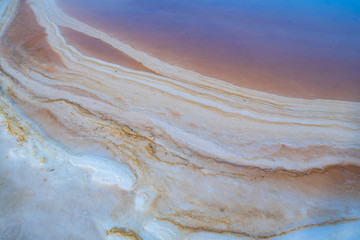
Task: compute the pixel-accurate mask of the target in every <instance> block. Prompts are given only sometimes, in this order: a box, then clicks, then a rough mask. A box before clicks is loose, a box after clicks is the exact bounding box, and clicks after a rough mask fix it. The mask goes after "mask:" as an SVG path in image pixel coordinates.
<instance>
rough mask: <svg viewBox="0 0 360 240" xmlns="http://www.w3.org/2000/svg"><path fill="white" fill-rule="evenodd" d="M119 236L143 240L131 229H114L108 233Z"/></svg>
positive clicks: (107, 233) (107, 232)
mask: <svg viewBox="0 0 360 240" xmlns="http://www.w3.org/2000/svg"><path fill="white" fill-rule="evenodd" d="M113 234H119V235H122V236H124V237H128V238H130V239H134V240H142V239H143V238H142V237H140V236H139V234H137V233H136V232H134V231H133V230H131V229H127V228H123V227H113V228H112V229H110V230H109V231H106V235H108V236H109V235H113Z"/></svg>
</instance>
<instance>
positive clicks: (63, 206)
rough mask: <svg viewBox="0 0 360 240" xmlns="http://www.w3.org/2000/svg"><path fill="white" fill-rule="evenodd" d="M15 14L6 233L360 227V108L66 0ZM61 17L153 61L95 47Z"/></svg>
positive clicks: (4, 17)
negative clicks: (169, 48)
mask: <svg viewBox="0 0 360 240" xmlns="http://www.w3.org/2000/svg"><path fill="white" fill-rule="evenodd" d="M17 13H19V14H18V15H17ZM0 14H1V21H0V37H1V45H0V52H1V53H0V84H1V85H0V88H1V98H0V114H1V116H2V119H1V126H0V132H1V138H0V145H1V153H0V154H1V155H0V161H1V162H0V173H1V174H0V179H1V180H0V187H1V189H0V203H1V204H0V239H1V238H3V239H16V238H20V239H22V238H25V239H269V238H270V239H299V238H300V239H310V238H312V237H313V236H316V239H357V238H359V237H360V230H359V229H360V223H359V217H360V201H359V199H360V179H359V178H360V148H359V143H360V132H359V127H360V103H357V102H343V101H333V100H305V99H295V98H286V97H281V96H276V95H272V94H268V93H263V92H258V91H253V90H249V89H244V88H240V87H236V86H233V85H230V84H228V83H225V82H223V81H220V80H217V79H212V78H208V77H205V76H202V75H200V74H198V73H195V72H191V71H188V70H185V69H181V68H180V67H176V66H171V65H169V64H167V63H164V62H162V61H161V60H159V59H156V58H154V57H152V56H149V55H147V54H146V53H144V52H141V51H138V50H136V49H133V48H132V47H130V46H128V45H125V44H123V43H122V42H120V41H118V40H117V39H114V38H112V37H110V36H108V35H107V34H105V33H103V32H101V29H94V28H92V27H90V26H88V25H86V24H85V23H82V22H79V21H77V20H75V19H73V18H71V17H69V16H67V15H66V14H65V13H63V12H62V11H61V10H60V9H59V7H58V6H57V5H56V2H55V1H54V0H48V1H40V0H29V1H20V0H18V1H17V0H0ZM60 27H67V28H71V29H73V30H75V31H78V32H82V33H84V34H87V35H89V36H92V37H94V38H97V39H100V40H102V41H103V42H105V43H108V44H110V45H111V46H113V47H114V48H116V49H117V50H118V51H121V52H123V53H125V54H126V55H128V56H129V57H130V58H132V59H133V60H135V61H137V62H139V63H141V64H142V65H143V66H144V67H146V68H147V69H150V70H151V71H147V72H145V71H138V70H134V69H130V68H127V67H123V66H119V65H116V64H112V63H108V62H105V61H103V60H99V59H95V58H91V57H89V56H86V55H84V54H83V53H82V52H80V51H79V50H77V49H76V48H74V47H73V46H71V45H69V44H68V43H67V42H66V39H65V38H64V37H63V36H62V35H61V30H60Z"/></svg>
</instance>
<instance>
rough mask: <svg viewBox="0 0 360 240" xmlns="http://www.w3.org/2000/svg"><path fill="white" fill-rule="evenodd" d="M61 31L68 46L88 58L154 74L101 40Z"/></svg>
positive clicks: (63, 29) (72, 31)
mask: <svg viewBox="0 0 360 240" xmlns="http://www.w3.org/2000/svg"><path fill="white" fill-rule="evenodd" d="M59 29H60V30H61V34H62V36H63V37H64V38H65V39H66V41H67V43H68V44H70V45H72V46H74V47H75V48H76V49H78V50H79V51H80V52H83V53H84V54H85V55H87V56H90V57H94V58H96V59H100V60H104V61H107V62H110V63H115V64H118V65H120V66H124V67H127V68H130V69H134V70H138V71H145V72H151V73H154V72H153V71H151V70H150V69H148V68H146V67H144V65H142V64H141V63H139V62H137V61H135V60H134V59H132V58H130V57H129V56H127V55H126V54H124V53H122V52H120V51H119V50H118V49H116V48H114V47H112V46H111V45H109V44H107V43H105V42H103V41H102V40H100V39H96V38H93V37H91V36H88V35H86V34H84V33H81V32H78V31H75V30H73V29H71V28H67V27H60V28H59Z"/></svg>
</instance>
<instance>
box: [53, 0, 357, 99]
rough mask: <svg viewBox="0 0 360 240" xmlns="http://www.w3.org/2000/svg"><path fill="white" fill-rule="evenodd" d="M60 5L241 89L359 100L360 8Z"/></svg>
mask: <svg viewBox="0 0 360 240" xmlns="http://www.w3.org/2000/svg"><path fill="white" fill-rule="evenodd" d="M58 3H59V4H60V6H61V7H62V8H63V9H64V10H65V12H66V13H68V14H70V15H71V16H73V17H76V18H78V19H80V20H82V21H84V22H86V23H88V24H90V25H92V26H94V27H96V28H99V29H101V30H103V31H105V32H107V33H109V34H110V35H112V36H115V37H117V38H118V39H120V40H122V41H124V42H126V43H128V44H130V45H131V46H133V47H135V48H137V49H140V50H143V51H145V52H147V53H149V54H151V55H153V56H155V57H158V58H160V59H161V60H163V61H166V62H169V63H171V64H175V65H179V66H182V67H184V68H187V69H191V70H194V71H197V72H200V73H202V74H204V75H207V76H211V77H216V78H219V79H221V80H224V81H227V82H230V83H233V84H235V85H239V86H243V87H247V88H251V89H256V90H261V91H266V92H271V93H275V94H279V95H284V96H291V97H302V98H308V99H315V98H321V99H338V100H353V101H359V100H360V67H359V63H360V44H359V43H360V10H359V9H360V7H359V6H360V5H359V4H358V3H357V2H355V1H340V0H338V1H327V0H314V1H303V0H301V1H300V0H293V1H282V0H273V1H265V0H236V1H235V0H193V1H190V0H184V1H177V0H157V1H155V0H102V1H96V0H94V1H89V0H58ZM94 47H96V46H94ZM104 54H105V53H104Z"/></svg>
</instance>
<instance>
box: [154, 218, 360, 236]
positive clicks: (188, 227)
mask: <svg viewBox="0 0 360 240" xmlns="http://www.w3.org/2000/svg"><path fill="white" fill-rule="evenodd" d="M157 219H158V220H161V221H168V222H171V223H173V224H175V225H176V226H178V227H180V228H182V229H184V230H190V231H195V232H213V233H219V234H233V235H235V236H241V237H244V236H245V237H250V238H253V239H270V238H273V237H279V236H283V235H286V234H289V233H292V232H295V231H299V230H302V229H306V228H311V227H320V226H328V225H336V224H341V223H348V222H354V221H359V219H360V218H344V219H339V220H334V221H326V222H322V223H312V224H307V225H304V226H299V227H297V228H294V229H290V230H288V231H284V232H281V233H278V234H271V235H252V234H248V233H246V232H234V231H226V230H225V231H216V230H213V229H210V228H202V227H192V226H184V225H182V224H180V223H177V222H175V221H172V220H171V219H167V218H157Z"/></svg>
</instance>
